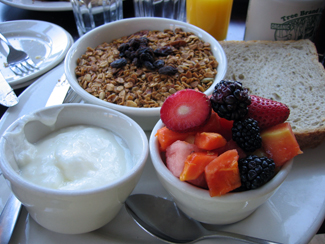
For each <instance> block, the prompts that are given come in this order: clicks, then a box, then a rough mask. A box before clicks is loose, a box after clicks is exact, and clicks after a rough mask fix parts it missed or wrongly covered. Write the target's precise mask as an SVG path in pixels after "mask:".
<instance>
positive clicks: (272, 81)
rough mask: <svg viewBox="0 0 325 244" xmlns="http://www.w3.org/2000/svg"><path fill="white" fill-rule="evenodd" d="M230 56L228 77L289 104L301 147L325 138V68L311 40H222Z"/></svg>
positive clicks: (292, 121) (263, 94)
mask: <svg viewBox="0 0 325 244" xmlns="http://www.w3.org/2000/svg"><path fill="white" fill-rule="evenodd" d="M220 44H221V46H222V47H223V49H224V51H225V53H226V56H227V62H228V66H227V74H226V76H225V79H229V80H237V81H240V82H242V83H243V85H244V86H245V87H247V88H248V89H249V91H250V94H254V95H258V96H262V97H266V98H269V99H273V100H276V101H279V102H282V103H285V104H286V105H288V107H289V108H290V116H289V118H288V121H289V122H290V124H291V126H292V129H293V132H294V134H295V136H296V138H297V141H298V143H299V146H300V148H301V149H305V148H314V147H317V146H318V145H319V144H321V143H322V142H323V141H325V69H324V67H323V65H322V64H321V63H320V62H319V60H318V54H317V50H316V47H315V45H314V43H313V42H311V41H310V40H298V41H293V40H291V41H221V42H220Z"/></svg>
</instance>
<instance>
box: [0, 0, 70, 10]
mask: <svg viewBox="0 0 325 244" xmlns="http://www.w3.org/2000/svg"><path fill="white" fill-rule="evenodd" d="M0 2H2V3H4V4H7V5H9V6H12V7H16V8H22V9H27V10H36V11H68V10H72V6H71V3H70V1H65V0H62V1H53V0H0Z"/></svg>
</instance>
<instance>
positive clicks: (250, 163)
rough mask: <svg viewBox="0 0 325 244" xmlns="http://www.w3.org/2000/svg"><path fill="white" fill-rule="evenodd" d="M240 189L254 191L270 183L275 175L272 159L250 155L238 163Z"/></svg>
mask: <svg viewBox="0 0 325 244" xmlns="http://www.w3.org/2000/svg"><path fill="white" fill-rule="evenodd" d="M238 167H239V173H240V179H241V183H242V185H241V187H240V190H242V191H246V190H251V189H256V188H258V187H260V186H262V185H264V184H265V183H266V182H268V181H270V180H271V179H272V177H273V176H274V175H275V163H274V161H273V159H270V158H267V157H258V156H256V155H250V156H248V157H246V158H242V159H239V161H238Z"/></svg>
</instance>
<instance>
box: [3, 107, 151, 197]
mask: <svg viewBox="0 0 325 244" xmlns="http://www.w3.org/2000/svg"><path fill="white" fill-rule="evenodd" d="M57 107H72V108H73V107H85V108H88V109H99V110H102V111H103V112H106V113H107V112H108V113H111V114H115V115H118V116H119V117H122V118H123V119H124V120H126V121H128V122H129V123H130V124H132V125H133V126H134V127H135V128H136V131H138V132H139V135H140V138H141V142H142V144H143V150H142V152H141V156H140V157H139V159H138V160H137V161H136V162H135V164H134V166H133V167H132V168H131V169H130V170H129V171H127V172H126V173H125V174H124V175H123V176H121V177H119V178H118V179H117V180H114V181H113V182H110V183H108V184H107V185H103V186H99V187H95V188H90V189H84V190H62V189H61V190H60V189H52V188H47V187H43V186H39V185H37V184H34V183H31V182H29V181H28V180H25V179H24V178H23V177H21V176H20V175H19V173H17V172H16V171H15V170H14V169H13V168H12V167H11V165H10V164H9V163H8V161H7V160H3V159H2V160H1V162H0V166H1V167H0V168H1V171H2V173H3V174H4V176H5V178H7V179H8V180H9V181H10V184H12V183H11V181H13V182H15V183H14V184H15V185H19V187H21V188H22V189H26V188H29V189H31V190H33V191H35V192H39V193H42V194H50V195H66V196H75V195H87V194H95V193H98V192H101V191H105V190H107V189H110V188H114V187H116V186H117V185H119V184H120V183H122V182H124V181H127V180H129V179H130V178H131V177H132V176H133V175H134V174H136V173H138V171H140V170H141V169H142V168H143V167H144V166H145V164H146V161H147V157H148V154H149V146H148V139H147V136H146V134H145V132H144V131H143V129H142V128H141V127H140V126H139V125H138V124H137V123H136V122H135V121H134V120H133V119H131V118H130V117H128V116H126V115H124V114H122V113H121V112H118V111H116V110H113V109H111V108H107V107H102V106H98V105H94V104H78V103H76V104H60V105H54V106H51V107H45V108H41V109H38V110H35V111H33V112H31V113H29V114H27V115H30V114H35V113H41V112H43V111H46V110H49V109H55V108H57ZM27 115H23V116H22V117H20V118H18V119H17V120H15V121H14V122H13V123H12V124H11V125H10V126H9V127H8V128H7V129H6V130H5V132H4V133H3V135H5V134H6V133H7V132H9V131H11V130H12V129H13V128H14V127H15V126H16V124H17V123H18V121H20V120H21V119H23V118H24V117H25V116H27ZM122 139H123V140H125V138H122ZM3 140H5V139H3V136H2V137H1V138H0V151H2V150H4V148H3V147H4V142H3ZM5 158H6V157H5Z"/></svg>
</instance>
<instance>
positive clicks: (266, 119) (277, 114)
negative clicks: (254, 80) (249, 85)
mask: <svg viewBox="0 0 325 244" xmlns="http://www.w3.org/2000/svg"><path fill="white" fill-rule="evenodd" d="M250 97H251V101H252V102H251V104H250V105H249V106H248V114H247V117H249V118H253V119H255V120H256V121H257V122H258V125H259V127H260V129H261V130H263V129H265V128H269V127H271V126H274V125H277V124H280V123H283V122H284V121H286V120H287V118H288V117H289V114H290V109H289V108H288V107H287V105H285V104H283V103H280V102H278V101H274V100H271V99H267V98H263V97H259V96H255V95H250Z"/></svg>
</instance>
